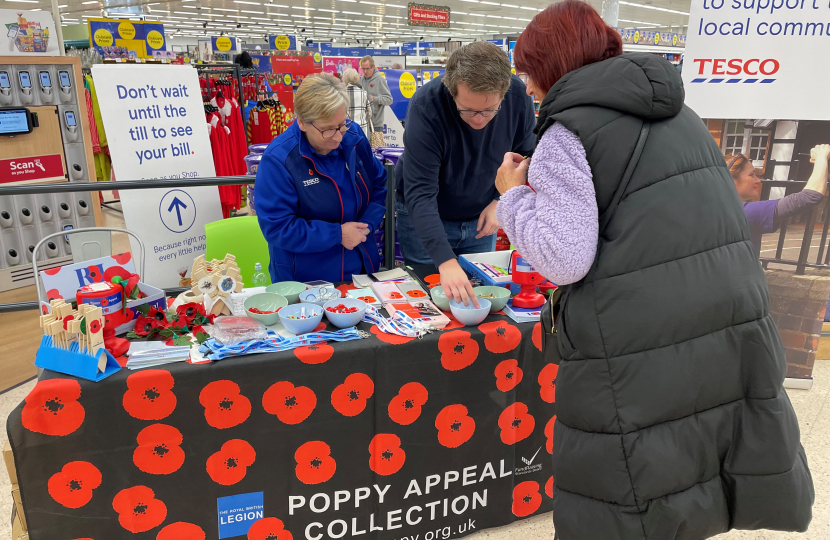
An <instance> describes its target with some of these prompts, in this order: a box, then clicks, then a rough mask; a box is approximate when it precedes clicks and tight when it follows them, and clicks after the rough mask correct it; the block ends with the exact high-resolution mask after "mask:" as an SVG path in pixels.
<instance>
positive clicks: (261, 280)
mask: <svg viewBox="0 0 830 540" xmlns="http://www.w3.org/2000/svg"><path fill="white" fill-rule="evenodd" d="M266 285H268V276H266V275H265V273H264V272H263V271H262V265H261V264H260V263H256V264H255V265H254V275H252V276H251V287H265V286H266Z"/></svg>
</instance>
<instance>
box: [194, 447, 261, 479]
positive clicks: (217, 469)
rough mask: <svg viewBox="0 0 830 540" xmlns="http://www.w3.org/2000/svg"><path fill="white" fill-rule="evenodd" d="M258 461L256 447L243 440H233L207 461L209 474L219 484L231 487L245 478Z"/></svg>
mask: <svg viewBox="0 0 830 540" xmlns="http://www.w3.org/2000/svg"><path fill="white" fill-rule="evenodd" d="M254 460H256V452H255V451H254V447H253V446H251V445H250V444H248V442H247V441H243V440H242V439H231V440H230V441H228V442H226V443H225V444H223V445H222V448H221V449H220V450H219V451H218V452H216V453H215V454H213V455H212V456H210V457H209V458H208V460H207V465H206V468H207V473H208V475H210V478H211V479H212V480H213V481H214V482H216V483H217V484H222V485H223V486H231V485H233V484H236V483H237V482H239V481H241V480H242V479H243V478H245V474H246V473H247V472H248V467H249V466H250V465H252V464H253V463H254Z"/></svg>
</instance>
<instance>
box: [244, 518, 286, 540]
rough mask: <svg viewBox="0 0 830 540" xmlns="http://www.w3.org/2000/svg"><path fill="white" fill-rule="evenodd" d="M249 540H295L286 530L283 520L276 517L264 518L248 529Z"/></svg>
mask: <svg viewBox="0 0 830 540" xmlns="http://www.w3.org/2000/svg"><path fill="white" fill-rule="evenodd" d="M248 540H294V537H293V536H291V533H290V532H288V531H286V530H285V525H283V523H282V520H280V519H277V518H275V517H268V518H262V519H259V520H257V521H256V522H254V524H253V525H251V528H250V529H248Z"/></svg>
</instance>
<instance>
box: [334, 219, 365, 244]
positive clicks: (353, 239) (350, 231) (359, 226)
mask: <svg viewBox="0 0 830 540" xmlns="http://www.w3.org/2000/svg"><path fill="white" fill-rule="evenodd" d="M340 230H341V231H342V233H343V240H342V241H341V242H340V243H341V244H343V247H345V248H346V249H354V248H356V247H357V246H358V244H360V243H362V242H365V241H366V237H367V236H369V226H368V225H366V224H365V223H356V222H354V221H350V222H348V223H344V224H342V225H340Z"/></svg>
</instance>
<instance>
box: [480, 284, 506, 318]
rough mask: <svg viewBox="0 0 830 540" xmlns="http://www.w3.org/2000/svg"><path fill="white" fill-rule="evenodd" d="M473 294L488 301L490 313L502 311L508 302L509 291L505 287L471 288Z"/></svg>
mask: <svg viewBox="0 0 830 540" xmlns="http://www.w3.org/2000/svg"><path fill="white" fill-rule="evenodd" d="M473 292H474V293H475V294H476V296H478V297H479V298H484V299H485V300H489V301H490V313H496V312H497V311H501V310H503V309H504V306H506V305H507V301H508V300H510V289H508V288H506V287H495V286H488V287H473Z"/></svg>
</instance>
